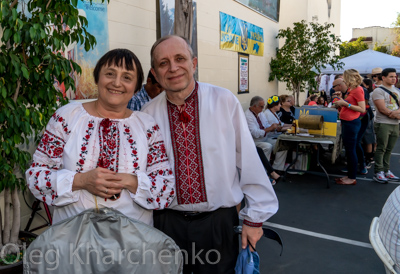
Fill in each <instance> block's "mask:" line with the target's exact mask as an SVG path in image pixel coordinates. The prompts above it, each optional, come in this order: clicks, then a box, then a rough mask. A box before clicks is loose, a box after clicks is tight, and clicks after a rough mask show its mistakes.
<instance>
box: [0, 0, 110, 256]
mask: <svg viewBox="0 0 400 274" xmlns="http://www.w3.org/2000/svg"><path fill="white" fill-rule="evenodd" d="M103 1H104V0H103ZM103 1H102V2H103ZM88 2H90V4H92V0H88ZM77 3H78V0H20V1H18V0H0V28H1V30H2V33H1V52H0V141H1V144H0V191H4V201H5V207H4V215H5V216H4V220H5V224H4V229H3V231H2V233H0V247H1V244H7V243H16V242H17V240H18V232H19V229H20V213H19V210H20V204H19V199H18V190H19V189H23V188H24V186H25V180H24V179H23V178H24V177H25V176H24V174H23V173H24V171H25V169H26V168H27V167H28V166H29V161H30V158H31V157H30V154H29V153H28V152H26V151H24V150H22V149H21V145H24V144H27V143H28V142H29V139H28V137H31V136H38V135H40V132H41V131H42V130H43V128H44V126H45V125H46V124H47V122H48V120H49V119H50V116H51V115H52V114H53V113H54V111H55V109H56V108H57V107H58V106H60V105H63V104H65V103H66V100H65V99H64V98H63V96H62V94H61V93H60V92H59V91H58V90H57V89H56V88H55V87H54V82H55V81H56V80H57V81H59V82H60V83H64V85H65V88H66V89H68V88H72V89H74V90H75V83H74V80H73V78H72V77H71V76H72V75H73V73H74V72H76V73H80V72H81V69H80V67H79V65H78V64H77V63H75V62H73V61H72V60H68V59H66V58H65V57H64V55H63V54H62V53H63V52H64V50H65V48H66V46H68V45H70V44H73V43H81V44H83V45H84V47H85V50H90V49H91V48H93V47H94V45H95V44H96V39H95V38H94V36H92V35H91V34H90V33H88V32H87V30H86V28H87V25H88V21H87V20H86V18H85V17H83V16H80V15H79V14H78V9H77ZM11 223H12V226H11ZM1 227H2V225H1V212H0V230H1ZM8 246H10V245H8ZM9 251H10V252H12V250H9Z"/></svg>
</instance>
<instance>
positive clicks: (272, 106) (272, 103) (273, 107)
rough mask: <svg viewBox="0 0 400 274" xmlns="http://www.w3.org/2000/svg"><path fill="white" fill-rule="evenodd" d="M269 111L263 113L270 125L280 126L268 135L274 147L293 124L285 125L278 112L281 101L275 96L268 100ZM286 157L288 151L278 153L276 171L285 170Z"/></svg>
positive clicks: (275, 163) (275, 164) (268, 139)
mask: <svg viewBox="0 0 400 274" xmlns="http://www.w3.org/2000/svg"><path fill="white" fill-rule="evenodd" d="M267 103H268V104H267V109H266V110H265V111H264V112H263V113H264V115H265V117H266V119H267V121H268V124H270V125H272V124H278V125H279V126H278V127H277V128H276V129H275V131H273V132H270V133H268V135H267V141H268V142H269V143H271V144H272V146H275V144H276V139H277V138H278V136H279V135H280V134H282V133H283V132H285V131H286V130H288V129H289V128H291V126H292V124H285V123H283V122H282V121H281V120H280V119H279V117H278V115H277V114H276V112H277V111H278V110H280V108H281V99H280V98H279V97H278V96H276V95H274V96H271V97H270V98H268V101H267ZM286 155H287V151H286V150H285V151H278V152H277V153H276V154H275V161H274V164H273V167H274V169H276V170H283V169H284V165H285V161H286Z"/></svg>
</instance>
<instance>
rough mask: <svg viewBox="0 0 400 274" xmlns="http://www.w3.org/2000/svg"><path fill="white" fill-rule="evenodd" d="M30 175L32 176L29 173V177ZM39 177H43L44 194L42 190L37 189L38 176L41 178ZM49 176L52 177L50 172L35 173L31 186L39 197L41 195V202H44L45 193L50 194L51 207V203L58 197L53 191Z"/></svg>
mask: <svg viewBox="0 0 400 274" xmlns="http://www.w3.org/2000/svg"><path fill="white" fill-rule="evenodd" d="M32 174H33V172H32V171H30V172H29V175H32ZM41 175H42V176H44V181H45V182H46V184H45V188H46V192H45V191H44V190H43V189H42V188H39V176H41ZM51 175H52V172H51V171H50V170H45V171H38V172H36V173H35V175H34V177H33V185H34V187H35V189H36V190H38V191H39V193H40V195H42V201H43V202H46V194H45V193H48V192H50V195H51V204H52V205H53V202H54V200H55V199H57V198H58V195H57V192H56V191H55V190H54V189H53V186H52V184H51Z"/></svg>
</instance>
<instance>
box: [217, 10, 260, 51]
mask: <svg viewBox="0 0 400 274" xmlns="http://www.w3.org/2000/svg"><path fill="white" fill-rule="evenodd" d="M219 17H220V21H221V22H220V23H221V39H220V48H221V49H225V50H231V51H237V52H243V53H247V54H253V55H257V56H263V55H264V32H263V29H262V28H260V27H258V26H255V25H253V24H250V23H248V22H246V21H243V20H240V19H238V18H236V17H233V16H231V15H228V14H226V13H223V12H220V13H219Z"/></svg>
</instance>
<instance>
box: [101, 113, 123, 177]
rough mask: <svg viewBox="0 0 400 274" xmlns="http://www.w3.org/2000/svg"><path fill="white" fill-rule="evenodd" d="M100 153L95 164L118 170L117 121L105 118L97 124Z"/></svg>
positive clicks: (118, 138) (118, 139)
mask: <svg viewBox="0 0 400 274" xmlns="http://www.w3.org/2000/svg"><path fill="white" fill-rule="evenodd" d="M99 142H100V155H99V160H98V161H97V166H99V167H103V168H108V169H109V170H111V171H115V172H118V165H119V143H120V136H119V128H118V121H111V120H110V119H108V118H106V119H103V120H102V121H101V122H100V126H99Z"/></svg>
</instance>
